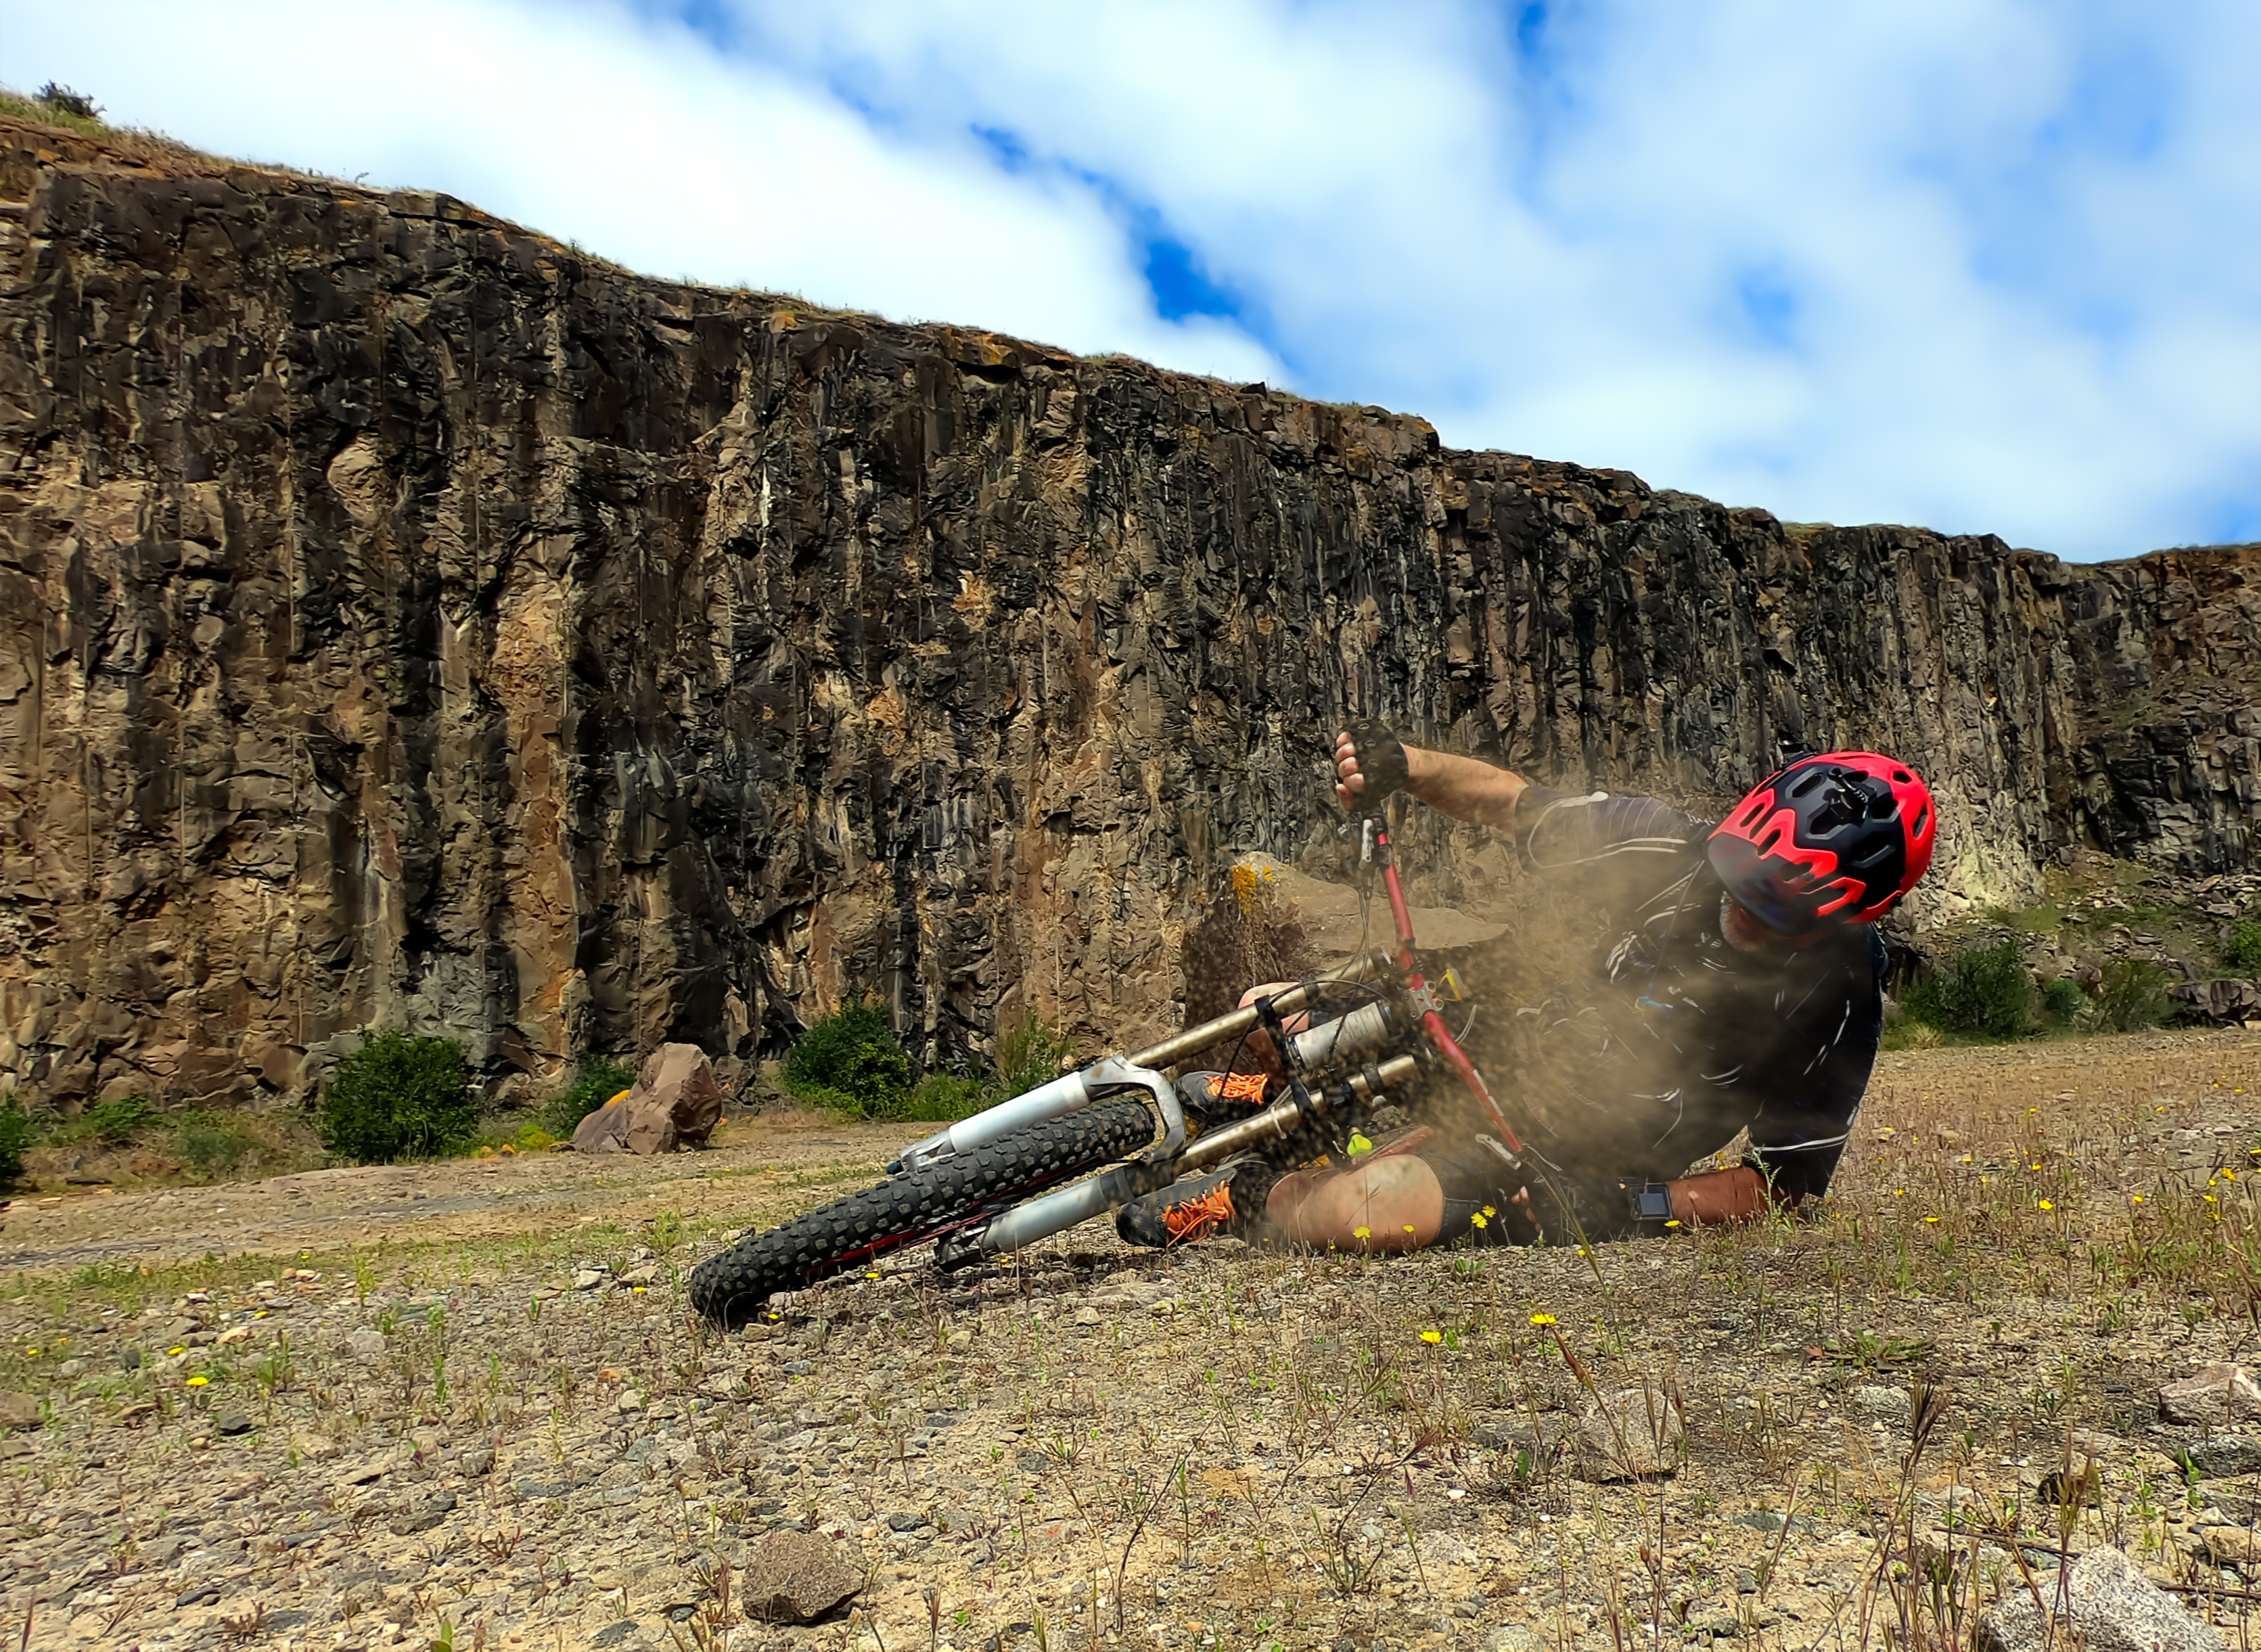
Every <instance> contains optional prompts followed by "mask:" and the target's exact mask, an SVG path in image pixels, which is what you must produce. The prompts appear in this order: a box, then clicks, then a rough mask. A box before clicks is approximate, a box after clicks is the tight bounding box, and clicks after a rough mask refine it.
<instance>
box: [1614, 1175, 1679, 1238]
mask: <svg viewBox="0 0 2261 1652" xmlns="http://www.w3.org/2000/svg"><path fill="white" fill-rule="evenodd" d="M1618 1187H1619V1189H1620V1190H1622V1191H1623V1192H1624V1194H1625V1196H1626V1205H1627V1206H1628V1208H1629V1209H1630V1210H1631V1211H1632V1215H1633V1232H1634V1233H1635V1234H1636V1235H1639V1236H1640V1237H1644V1238H1650V1237H1654V1236H1655V1235H1658V1234H1662V1233H1664V1232H1668V1231H1669V1230H1670V1229H1672V1228H1673V1227H1674V1225H1675V1223H1674V1220H1673V1215H1672V1189H1671V1188H1670V1186H1669V1184H1667V1183H1665V1182H1619V1183H1618Z"/></svg>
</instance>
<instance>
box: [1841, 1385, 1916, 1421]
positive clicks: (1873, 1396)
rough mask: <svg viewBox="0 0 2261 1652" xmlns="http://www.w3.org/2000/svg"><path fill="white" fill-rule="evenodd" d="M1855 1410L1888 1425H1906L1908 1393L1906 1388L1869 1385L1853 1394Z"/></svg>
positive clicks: (1854, 1391) (1857, 1389) (1908, 1402)
mask: <svg viewBox="0 0 2261 1652" xmlns="http://www.w3.org/2000/svg"><path fill="white" fill-rule="evenodd" d="M1852 1400H1853V1409H1854V1410H1855V1411H1861V1412H1863V1413H1865V1414H1866V1415H1868V1416H1870V1417H1875V1418H1878V1419H1882V1420H1884V1421H1885V1422H1888V1423H1904V1422H1906V1421H1907V1419H1908V1415H1909V1411H1908V1408H1909V1404H1910V1401H1909V1399H1908V1391H1907V1390H1906V1389H1904V1388H1885V1387H1883V1386H1881V1385H1868V1386H1864V1387H1861V1388H1856V1389H1855V1390H1853V1394H1852Z"/></svg>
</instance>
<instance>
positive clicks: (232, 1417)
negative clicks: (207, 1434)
mask: <svg viewBox="0 0 2261 1652" xmlns="http://www.w3.org/2000/svg"><path fill="white" fill-rule="evenodd" d="M250 1432H251V1419H250V1418H248V1417H247V1416H245V1415H244V1414H243V1413H242V1412H241V1411H226V1412H223V1413H222V1414H221V1416H220V1419H219V1421H218V1422H216V1423H214V1424H213V1425H212V1433H216V1434H218V1435H219V1436H220V1437H221V1438H223V1439H226V1440H233V1439H234V1438H235V1437H236V1436H237V1435H238V1434H248V1433H250Z"/></svg>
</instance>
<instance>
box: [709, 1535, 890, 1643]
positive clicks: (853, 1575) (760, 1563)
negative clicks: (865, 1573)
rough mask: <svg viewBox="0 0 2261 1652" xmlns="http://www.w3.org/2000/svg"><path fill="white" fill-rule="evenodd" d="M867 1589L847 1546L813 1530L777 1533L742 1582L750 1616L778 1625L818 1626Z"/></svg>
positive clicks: (751, 1558) (750, 1561) (751, 1559)
mask: <svg viewBox="0 0 2261 1652" xmlns="http://www.w3.org/2000/svg"><path fill="white" fill-rule="evenodd" d="M863 1586H864V1580H863V1577H862V1574H861V1573H860V1572H859V1571H858V1569H857V1566H856V1564H855V1556H854V1555H853V1553H852V1551H851V1549H850V1548H849V1547H848V1545H847V1544H845V1543H843V1542H838V1541H835V1540H833V1539H831V1538H829V1537H820V1536H818V1535H817V1534H816V1533H813V1532H772V1533H770V1534H769V1535H768V1536H767V1537H764V1539H762V1541H761V1542H760V1543H759V1544H757V1546H756V1547H755V1548H754V1550H753V1552H752V1553H751V1554H750V1555H747V1556H746V1569H745V1571H744V1573H743V1577H741V1579H740V1583H739V1587H740V1588H741V1590H742V1591H743V1595H742V1597H741V1598H743V1600H744V1601H745V1605H746V1611H747V1612H748V1614H749V1615H750V1616H752V1617H756V1618H765V1619H767V1620H770V1621H771V1622H773V1623H775V1622H784V1623H809V1622H813V1621H814V1620H816V1619H818V1618H821V1617H822V1616H823V1615H824V1614H825V1613H826V1612H829V1611H831V1610H832V1609H833V1608H834V1607H835V1606H836V1605H839V1604H840V1603H841V1602H842V1601H843V1600H845V1599H847V1598H848V1597H849V1596H851V1595H852V1594H854V1593H855V1592H856V1591H858V1589H861V1588H862V1587H863Z"/></svg>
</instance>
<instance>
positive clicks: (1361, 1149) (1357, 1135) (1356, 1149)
mask: <svg viewBox="0 0 2261 1652" xmlns="http://www.w3.org/2000/svg"><path fill="white" fill-rule="evenodd" d="M1373 1151H1374V1144H1373V1143H1372V1142H1370V1141H1368V1140H1367V1138H1366V1137H1365V1135H1364V1134H1363V1133H1362V1132H1361V1131H1352V1132H1351V1137H1350V1156H1351V1157H1352V1158H1353V1159H1355V1158H1357V1157H1358V1156H1359V1154H1360V1153H1372V1152H1373Z"/></svg>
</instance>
